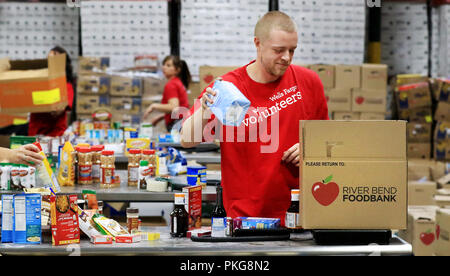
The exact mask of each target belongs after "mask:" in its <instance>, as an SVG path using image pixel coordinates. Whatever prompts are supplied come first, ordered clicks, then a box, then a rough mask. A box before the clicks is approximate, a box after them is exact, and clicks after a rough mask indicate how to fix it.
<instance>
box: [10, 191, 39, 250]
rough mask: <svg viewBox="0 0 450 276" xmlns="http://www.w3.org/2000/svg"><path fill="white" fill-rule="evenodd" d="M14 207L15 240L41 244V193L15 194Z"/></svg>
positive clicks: (16, 241)
mask: <svg viewBox="0 0 450 276" xmlns="http://www.w3.org/2000/svg"><path fill="white" fill-rule="evenodd" d="M13 209H14V218H13V242H14V243H26V244H40V243H41V240H42V229H41V195H40V194H20V195H14V199H13Z"/></svg>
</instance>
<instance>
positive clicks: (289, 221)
mask: <svg viewBox="0 0 450 276" xmlns="http://www.w3.org/2000/svg"><path fill="white" fill-rule="evenodd" d="M299 194H300V190H298V189H295V190H291V206H289V209H288V210H287V212H286V217H285V225H286V228H288V229H290V230H291V232H296V231H302V230H303V229H302V227H301V225H300V203H299Z"/></svg>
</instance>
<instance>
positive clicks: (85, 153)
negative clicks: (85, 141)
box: [78, 147, 92, 185]
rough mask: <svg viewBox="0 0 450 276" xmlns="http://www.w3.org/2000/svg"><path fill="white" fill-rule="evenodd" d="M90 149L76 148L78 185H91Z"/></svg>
mask: <svg viewBox="0 0 450 276" xmlns="http://www.w3.org/2000/svg"><path fill="white" fill-rule="evenodd" d="M91 151H92V150H91V148H90V147H79V148H78V184H81V185H90V184H92V154H91Z"/></svg>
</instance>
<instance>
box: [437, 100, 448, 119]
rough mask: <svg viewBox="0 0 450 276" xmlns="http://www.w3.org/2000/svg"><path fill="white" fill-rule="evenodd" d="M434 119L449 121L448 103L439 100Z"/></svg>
mask: <svg viewBox="0 0 450 276" xmlns="http://www.w3.org/2000/svg"><path fill="white" fill-rule="evenodd" d="M434 119H435V120H436V121H450V103H447V102H439V103H438V105H437V109H436V112H435V113H434Z"/></svg>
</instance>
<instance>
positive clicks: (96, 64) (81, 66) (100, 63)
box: [78, 57, 110, 74]
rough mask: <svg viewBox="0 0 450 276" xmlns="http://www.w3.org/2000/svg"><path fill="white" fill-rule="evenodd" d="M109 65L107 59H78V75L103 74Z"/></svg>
mask: <svg viewBox="0 0 450 276" xmlns="http://www.w3.org/2000/svg"><path fill="white" fill-rule="evenodd" d="M109 64H110V60H109V57H79V58H78V74H86V73H87V74H89V73H92V72H97V73H98V72H105V71H106V69H108V68H109Z"/></svg>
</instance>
